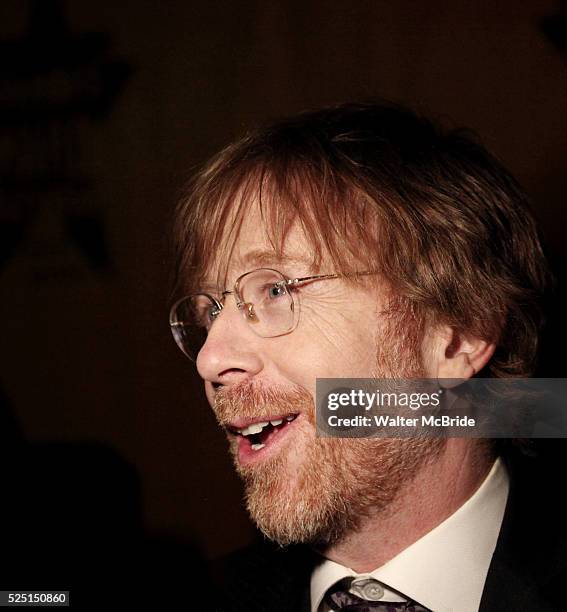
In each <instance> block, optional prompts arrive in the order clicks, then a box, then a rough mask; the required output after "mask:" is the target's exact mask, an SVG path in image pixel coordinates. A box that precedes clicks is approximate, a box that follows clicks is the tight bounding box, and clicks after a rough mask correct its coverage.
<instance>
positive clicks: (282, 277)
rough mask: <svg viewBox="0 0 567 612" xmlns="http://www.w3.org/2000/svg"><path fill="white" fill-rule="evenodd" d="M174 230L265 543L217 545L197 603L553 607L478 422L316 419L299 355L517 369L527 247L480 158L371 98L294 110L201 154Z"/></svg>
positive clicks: (528, 362)
mask: <svg viewBox="0 0 567 612" xmlns="http://www.w3.org/2000/svg"><path fill="white" fill-rule="evenodd" d="M177 238H178V268H177V272H178V281H179V283H178V284H179V286H178V289H179V291H180V294H181V295H183V296H189V297H182V298H181V299H180V300H179V301H178V302H176V304H175V305H174V307H173V308H172V312H171V324H172V331H173V333H174V336H175V338H176V340H177V342H178V344H179V346H180V347H181V349H182V350H183V351H184V352H185V353H186V354H187V355H188V356H189V357H190V358H191V359H194V360H195V362H196V366H197V369H198V371H199V374H200V375H201V377H202V378H203V379H204V381H205V389H206V394H207V397H208V400H209V402H210V404H211V406H212V408H213V410H214V412H215V415H216V417H217V419H218V421H219V423H220V425H221V426H222V427H223V428H224V429H225V431H226V434H227V437H228V440H229V443H230V450H231V453H232V455H233V458H234V462H235V465H236V469H237V471H238V473H239V474H240V475H241V476H242V478H243V480H244V484H245V488H246V500H247V507H248V510H249V512H250V514H251V516H252V518H253V520H254V521H255V522H256V524H257V525H258V527H259V528H260V530H261V531H262V532H263V533H264V534H265V536H266V537H267V538H268V539H269V540H270V541H273V542H274V543H275V545H270V544H263V545H261V546H259V547H256V548H253V549H251V550H250V551H248V552H245V553H242V554H239V555H237V556H236V557H235V558H234V559H233V561H232V563H229V565H228V569H227V570H226V583H225V586H226V591H225V594H224V596H223V599H222V600H219V601H217V600H216V599H214V600H213V601H212V603H211V606H212V607H214V608H215V609H221V610H222V609H230V610H232V609H235V610H248V611H251V610H266V611H270V612H271V611H275V610H289V611H291V610H311V611H312V612H318V611H323V610H325V611H326V610H339V609H345V610H371V609H372V610H398V609H408V610H435V611H438V610H439V611H441V610H443V611H447V610H452V611H459V612H468V611H473V610H478V609H481V610H509V609H514V610H520V609H522V610H532V609H537V610H540V609H541V610H544V609H545V610H547V609H556V608H555V607H554V603H553V600H552V599H551V597H552V595H550V594H549V593H550V592H551V591H550V590H549V588H548V590H547V591H546V593H545V594H544V593H543V591H542V590H541V589H540V585H539V582H542V583H543V582H546V581H547V582H549V580H550V579H551V576H552V575H557V574H558V573H559V570H560V567H559V565H558V559H560V558H561V556H560V555H557V556H553V555H552V554H551V553H550V551H549V550H548V548H547V547H548V545H549V542H550V537H546V536H545V535H544V534H541V535H538V536H537V537H536V538H533V534H532V533H531V532H526V531H525V528H526V527H527V525H524V524H523V523H522V522H521V521H519V519H518V518H517V517H518V515H517V509H518V508H519V507H520V508H522V509H524V510H525V509H526V508H527V505H526V502H525V499H524V497H523V495H524V493H523V489H521V488H519V487H517V486H516V483H517V482H523V480H521V479H516V477H515V476H514V473H513V472H514V469H515V468H514V467H513V466H512V465H511V464H510V467H508V468H507V467H506V462H508V459H506V462H505V460H504V459H503V458H500V457H498V449H497V448H496V445H495V444H493V443H492V442H491V441H490V440H482V439H481V440H478V439H477V440H474V439H465V438H449V439H445V440H442V439H435V438H423V437H420V438H417V437H416V438H392V439H386V438H368V439H337V438H323V437H319V436H317V433H316V426H315V409H314V405H315V401H314V400H315V384H316V379H317V378H318V377H319V378H340V377H350V378H390V377H392V378H394V377H395V378H408V379H411V378H420V377H421V378H426V377H427V378H433V379H444V378H461V379H469V378H471V377H473V376H492V377H518V376H529V375H530V374H531V373H532V371H533V367H534V359H535V348H536V346H537V339H538V332H539V328H540V323H541V314H540V309H539V305H538V300H539V297H540V296H541V294H542V292H543V290H544V288H545V284H546V279H547V268H546V264H545V260H544V256H543V254H542V250H541V247H540V243H539V241H538V238H537V232H536V228H535V225H534V221H533V220H532V218H531V216H530V214H529V213H528V210H527V206H526V202H525V197H524V195H523V193H522V192H521V190H520V189H519V187H518V186H517V184H516V183H515V181H514V180H513V178H512V177H511V176H510V175H509V174H508V172H507V171H506V170H505V169H504V168H502V166H501V165H500V164H499V163H498V162H497V161H496V160H495V159H494V158H492V157H491V156H490V155H489V154H488V153H487V152H486V151H485V150H484V149H483V148H482V147H481V146H480V145H479V144H477V143H476V142H474V140H473V139H471V138H470V137H468V136H467V135H465V134H463V133H460V132H455V131H453V132H445V131H443V130H441V129H440V128H438V127H436V126H434V125H433V124H432V123H430V122H429V121H427V120H425V119H423V118H421V117H418V116H416V115H415V114H413V113H412V112H410V111H408V110H406V109H403V108H400V107H397V106H394V105H391V104H364V105H344V106H339V107H336V108H330V109H324V110H321V111H318V112H313V113H307V114H303V115H300V116H298V117H295V118H292V119H289V120H287V121H283V122H281V123H278V124H275V125H272V126H269V127H267V128H265V129H263V130H260V131H258V132H255V133H253V134H250V135H248V136H246V137H244V138H243V139H242V140H240V141H238V142H236V143H235V144H233V145H231V146H229V147H227V148H226V149H225V150H224V151H222V152H221V153H220V154H219V155H217V157H216V158H214V159H213V160H212V161H211V162H210V163H209V164H208V165H207V166H206V167H205V168H204V170H203V171H202V172H201V173H199V174H198V176H197V177H196V178H195V180H194V182H193V184H192V186H191V190H190V194H189V196H188V197H187V198H186V199H185V200H184V201H183V202H182V203H181V205H180V207H179V210H178V223H177ZM520 471H521V472H522V473H523V474H524V473H526V468H524V467H521V468H520ZM539 482H540V483H541V482H542V481H539ZM529 493H530V494H531V495H532V496H533V495H537V489H531V490H530V491H529ZM528 497H530V496H529V495H528ZM530 499H531V502H532V503H533V501H534V499H532V498H530ZM536 505H537V504H536ZM530 507H531V506H530ZM518 534H520V537H521V538H522V539H521V540H520V539H518ZM534 540H535V542H534ZM526 542H529V554H525V553H526V546H525V544H526ZM536 545H537V546H536ZM495 551H496V552H495ZM518 551H520V552H519V554H518V555H516V553H517V552H518ZM549 566H551V567H552V569H550V567H549ZM536 574H537V576H536Z"/></svg>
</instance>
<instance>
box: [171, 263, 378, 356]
mask: <svg viewBox="0 0 567 612" xmlns="http://www.w3.org/2000/svg"><path fill="white" fill-rule="evenodd" d="M364 274H367V273H364ZM339 276H342V275H339V274H318V275H315V276H304V277H302V278H294V279H290V278H287V277H286V276H285V275H284V274H282V273H281V272H278V270H273V269H272V268H258V269H257V270H251V271H250V272H246V273H244V274H242V276H239V277H238V278H237V279H236V282H235V283H234V288H233V289H232V290H226V291H223V292H222V293H221V297H220V299H217V298H215V297H214V296H212V295H210V294H209V293H195V294H192V295H188V296H185V297H183V298H181V299H180V300H178V301H177V302H175V304H174V305H173V306H172V308H171V311H170V313H169V325H170V327H171V333H172V334H173V337H174V339H175V342H176V344H177V346H178V347H179V348H180V349H181V350H182V351H183V353H185V355H186V356H187V357H189V359H191V360H192V361H196V359H197V354H198V353H199V351H200V350H201V348H202V346H203V344H204V343H205V341H206V339H207V334H208V332H209V330H210V328H211V326H212V325H213V324H214V322H215V320H216V319H217V317H218V316H219V315H220V313H221V312H222V309H223V308H224V302H225V298H226V296H227V295H229V294H232V295H233V296H234V299H235V300H236V306H237V307H238V309H239V310H240V311H241V312H242V315H243V317H244V318H245V319H246V321H247V323H248V324H249V325H250V328H251V329H252V331H254V333H256V334H257V335H258V336H260V337H262V338H275V337H276V336H283V335H285V334H288V333H290V332H292V331H293V330H294V329H295V327H296V326H297V322H298V317H299V303H298V301H297V300H296V299H294V295H293V287H295V286H297V285H299V284H300V283H306V282H308V281H315V280H322V279H328V278H338V277H339Z"/></svg>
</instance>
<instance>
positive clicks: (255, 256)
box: [238, 249, 313, 267]
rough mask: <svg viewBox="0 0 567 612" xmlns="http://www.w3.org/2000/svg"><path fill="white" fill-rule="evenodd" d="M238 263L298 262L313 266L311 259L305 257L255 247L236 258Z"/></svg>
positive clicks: (274, 263) (288, 263)
mask: <svg viewBox="0 0 567 612" xmlns="http://www.w3.org/2000/svg"><path fill="white" fill-rule="evenodd" d="M238 263H239V264H240V265H241V266H242V267H247V266H252V265H257V266H265V265H276V266H278V265H284V266H285V265H290V264H299V265H304V266H307V267H311V266H313V260H311V259H308V258H306V257H298V256H296V255H279V256H278V255H276V253H274V251H272V250H265V249H255V250H253V251H249V252H248V253H246V254H245V255H244V256H243V257H242V258H240V259H239V260H238Z"/></svg>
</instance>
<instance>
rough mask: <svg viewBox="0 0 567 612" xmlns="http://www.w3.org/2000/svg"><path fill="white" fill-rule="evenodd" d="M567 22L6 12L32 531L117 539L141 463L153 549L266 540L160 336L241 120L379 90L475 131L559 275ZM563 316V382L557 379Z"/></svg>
mask: <svg viewBox="0 0 567 612" xmlns="http://www.w3.org/2000/svg"><path fill="white" fill-rule="evenodd" d="M566 18H567V10H566V6H565V3H559V2H554V1H549V2H544V1H536V0H525V1H523V2H517V1H516V0H502V1H497V2H488V1H478V2H465V1H452V2H449V1H446V2H441V1H437V0H429V1H427V2H415V1H414V2H412V1H409V0H397V1H395V2H393V1H392V2H382V1H378V0H368V1H359V0H353V1H346V0H345V1H343V2H330V1H329V0H312V1H303V2H299V1H295V0H290V1H287V2H283V1H280V2H275V1H274V2H267V1H265V0H257V1H255V2H252V1H251V2H192V1H177V2H174V1H171V2H157V1H155V0H154V1H144V0H136V1H126V2H120V1H116V0H115V1H112V2H111V1H102V0H99V1H97V2H88V1H86V0H84V1H83V0H74V1H69V2H67V3H57V2H51V1H50V0H39V1H37V2H4V3H2V4H1V5H0V180H1V183H0V197H1V205H0V222H1V223H0V226H1V234H0V239H1V242H0V247H1V248H0V256H1V259H0V266H1V267H0V275H1V276H0V280H1V285H0V286H1V296H2V298H1V299H0V321H2V329H1V332H0V343H1V344H0V347H1V360H2V361H1V368H0V388H1V390H2V396H3V402H2V403H3V411H4V417H3V419H4V422H3V423H2V428H3V429H2V431H3V433H4V434H6V437H8V434H9V435H10V437H11V439H15V437H17V435H18V432H19V433H20V434H21V436H22V437H23V438H24V440H26V441H27V444H28V447H29V448H33V449H34V452H35V455H34V457H35V458H34V459H33V460H32V461H31V466H32V467H31V468H29V466H28V468H26V469H28V470H29V472H30V473H29V474H28V478H29V479H30V480H28V481H27V482H29V483H32V485H33V486H36V485H37V482H38V481H41V482H43V484H44V485H45V483H50V482H52V483H53V484H54V487H55V489H54V490H50V492H49V493H48V492H46V491H44V492H43V493H41V494H38V495H36V496H33V503H34V504H35V506H36V510H37V516H45V512H44V511H45V507H44V506H45V505H46V504H53V503H54V502H53V499H54V498H59V499H66V498H65V495H66V496H67V497H68V498H69V499H68V500H67V502H69V500H70V499H72V498H73V495H74V492H75V491H78V492H79V498H80V499H81V500H82V501H81V503H80V504H79V506H78V508H77V513H79V514H80V513H81V512H83V511H85V512H86V513H87V517H88V519H87V523H88V521H92V520H95V521H96V520H98V517H99V516H100V513H101V512H102V510H101V507H102V506H104V507H105V510H104V512H106V515H108V516H110V517H111V518H110V519H108V520H109V521H111V522H112V521H113V520H114V519H113V518H112V513H113V508H114V507H115V506H114V504H116V508H124V507H125V506H124V503H123V502H121V501H120V499H121V497H122V496H124V487H123V486H122V485H121V480H120V476H118V474H119V473H122V472H121V469H122V468H124V469H125V470H126V472H128V469H130V468H131V473H129V474H130V475H129V476H125V480H128V482H130V480H132V482H133V483H134V484H133V488H134V489H136V487H137V490H138V491H139V498H135V495H134V497H133V498H132V499H134V501H135V503H134V502H131V503H132V504H133V506H135V505H136V504H138V506H137V507H138V510H134V511H133V512H138V511H139V515H140V520H141V521H142V523H143V525H144V526H145V529H146V530H147V532H148V533H152V534H160V537H167V538H169V539H170V540H171V541H174V542H178V543H179V542H185V543H195V544H196V545H197V546H198V547H199V549H200V550H201V551H202V553H203V554H204V555H205V556H207V557H215V556H217V555H219V554H222V553H226V552H228V551H231V550H233V549H235V548H236V547H238V546H240V545H243V544H245V543H247V542H248V541H250V539H251V537H252V528H251V526H250V524H249V522H248V519H247V518H246V516H245V513H244V510H243V508H242V504H241V490H240V485H239V483H238V481H237V479H236V476H235V475H234V474H233V471H232V466H231V465H230V461H229V458H228V456H227V453H226V444H225V441H224V438H223V435H222V434H221V433H220V432H219V431H218V430H217V428H216V426H215V423H214V419H213V417H212V414H211V412H210V410H209V409H208V408H207V407H206V405H205V403H204V396H203V393H202V391H201V385H200V383H199V382H198V380H197V379H196V376H195V374H194V372H193V370H192V366H191V364H190V363H189V362H188V361H186V360H185V359H184V358H183V356H182V355H181V353H180V352H179V351H178V349H177V348H176V347H175V345H174V343H173V341H172V339H171V337H170V332H169V328H168V323H167V317H168V309H169V281H170V269H171V249H170V242H171V240H170V225H171V216H172V210H173V207H174V205H175V203H176V201H177V199H178V196H179V194H180V191H181V188H182V186H183V184H184V182H185V180H186V179H187V178H188V176H189V175H190V174H191V172H192V170H193V169H194V168H195V167H196V166H198V165H199V164H200V163H202V162H203V161H204V160H205V159H207V158H208V157H209V156H210V155H211V154H212V153H214V152H215V151H216V150H218V149H219V148H220V147H222V146H223V145H224V144H226V143H228V142H229V141H230V140H231V139H233V138H234V137H235V136H237V135H239V134H241V133H242V131H243V130H245V129H246V128H248V127H253V126H255V125H257V124H258V123H260V122H263V121H265V120H268V119H270V118H274V117H278V116H281V115H285V114H289V113H292V112H296V111H300V110H303V109H306V108H310V107H316V106H320V105H324V104H331V103H336V102H341V101H348V100H361V99H366V98H369V97H371V96H380V97H386V98H392V99H395V100H398V101H401V102H404V103H408V104H410V105H412V106H414V107H417V108H418V109H419V110H422V111H424V112H426V113H429V114H433V115H434V116H435V117H438V118H441V119H443V120H444V121H446V122H449V123H450V124H454V125H459V126H460V125H466V126H469V127H471V128H473V129H474V130H475V131H477V132H478V133H479V134H480V135H481V137H482V139H483V141H484V142H485V144H486V145H487V146H488V147H489V148H490V149H491V150H492V151H493V152H494V153H496V154H497V155H498V156H499V157H500V158H501V159H502V160H503V161H504V163H505V164H506V165H507V166H508V167H509V168H510V169H511V170H512V171H513V173H514V174H515V175H516V176H517V178H518V179H519V180H520V182H521V183H522V184H523V185H524V187H525V188H526V189H527V191H528V192H529V194H530V195H531V196H532V199H533V202H534V211H535V214H536V216H537V218H538V219H539V221H540V223H541V225H542V228H543V230H544V235H545V237H546V240H547V244H548V248H549V252H550V255H551V257H552V260H553V262H554V266H555V271H556V274H557V275H558V276H559V277H561V275H562V274H563V261H564V259H565V255H566V247H565V229H564V227H565V221H566V218H567V208H566V206H565V193H566V191H567V171H566V159H567V112H566V109H567V55H566V53H565V49H566V46H567V42H566V38H565V28H566V25H565V23H566V21H565V20H566ZM488 290H490V288H487V291H488ZM560 304H561V302H560V300H559V298H557V299H555V300H552V302H551V303H550V307H551V315H550V316H551V320H552V327H551V330H552V331H551V333H549V332H548V334H547V336H546V344H545V346H546V353H545V360H544V369H542V373H545V374H547V375H562V374H564V372H563V371H562V363H561V361H562V358H563V355H562V353H561V347H560V344H561V342H560V341H559V339H562V338H563V337H564V327H563V326H562V307H561V306H560ZM10 415H12V416H13V420H10ZM10 428H11V429H10ZM86 442H88V443H89V445H87V446H85V444H84V443H86ZM103 447H104V448H108V449H111V451H112V452H111V451H110V450H109V451H108V452H109V453H110V455H108V454H104V452H102V451H101V449H102V448H103ZM85 448H86V449H90V450H86V451H85ZM37 449H40V451H38V450H37ZM53 449H56V450H55V456H56V457H57V459H55V460H54V459H53V457H54V451H53ZM99 451H100V452H101V453H102V454H100V455H99ZM100 457H104V458H105V459H104V460H102V461H99V459H100ZM109 457H111V458H110V459H109ZM10 461H11V460H10ZM6 465H7V466H8V467H10V463H9V462H8V463H7V464H6ZM46 466H47V467H46ZM117 466H118V467H117ZM125 466H126V467H125ZM127 466H130V468H128V469H126V468H127ZM99 467H100V470H101V471H99V470H98V468H99ZM118 468H120V469H118ZM32 473H33V474H32ZM30 474H32V475H30ZM34 483H35V484H34ZM136 483H137V484H136ZM47 488H48V489H49V487H47ZM58 488H59V489H58ZM57 490H59V491H60V493H57V492H56V491H57ZM63 491H67V493H66V494H64V493H63ZM5 493H6V496H7V497H5V498H4V499H7V498H9V497H10V493H9V491H8V492H5ZM115 498H116V499H115ZM46 500H47V501H46ZM95 500H96V503H95ZM105 500H106V501H105ZM67 502H65V503H67ZM69 503H70V502H69ZM125 503H126V502H125ZM127 503H130V502H127ZM127 503H126V505H127ZM81 504H83V506H84V507H83V506H81ZM93 504H94V505H93ZM98 504H101V505H102V506H100V507H99V505H98ZM126 515H127V513H126V514H125V515H124V516H125V517H126V518H125V519H124V521H125V523H127V522H128V520H129V519H128V518H127V516H126ZM52 518H53V517H52ZM42 520H47V519H42ZM49 520H52V519H49ZM53 520H55V519H53ZM59 520H62V521H63V523H64V522H65V520H67V519H59ZM117 520H118V519H117ZM60 528H61V526H60ZM63 528H64V527H63ZM86 528H87V529H90V527H89V525H88V524H87V527H86Z"/></svg>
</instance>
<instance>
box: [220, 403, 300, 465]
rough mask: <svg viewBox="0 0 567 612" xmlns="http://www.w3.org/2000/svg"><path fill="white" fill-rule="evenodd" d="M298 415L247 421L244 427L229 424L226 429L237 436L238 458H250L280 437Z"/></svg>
mask: <svg viewBox="0 0 567 612" xmlns="http://www.w3.org/2000/svg"><path fill="white" fill-rule="evenodd" d="M298 416H299V415H298V414H293V413H292V414H287V415H284V416H278V417H273V418H270V419H269V420H265V421H256V422H251V423H247V424H246V426H245V427H236V426H234V425H229V426H227V428H226V429H227V430H228V431H229V432H230V433H231V434H232V435H234V436H237V438H238V443H239V458H240V459H241V460H246V459H250V460H251V459H252V456H253V455H255V454H257V453H260V451H263V450H264V449H267V448H268V447H270V446H272V445H273V444H274V443H275V442H276V441H277V440H278V439H280V438H281V437H282V436H283V434H284V433H285V432H286V430H287V429H288V428H289V427H290V426H291V424H292V423H293V421H295V419H296V418H297V417H298ZM260 454H262V453H260Z"/></svg>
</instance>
